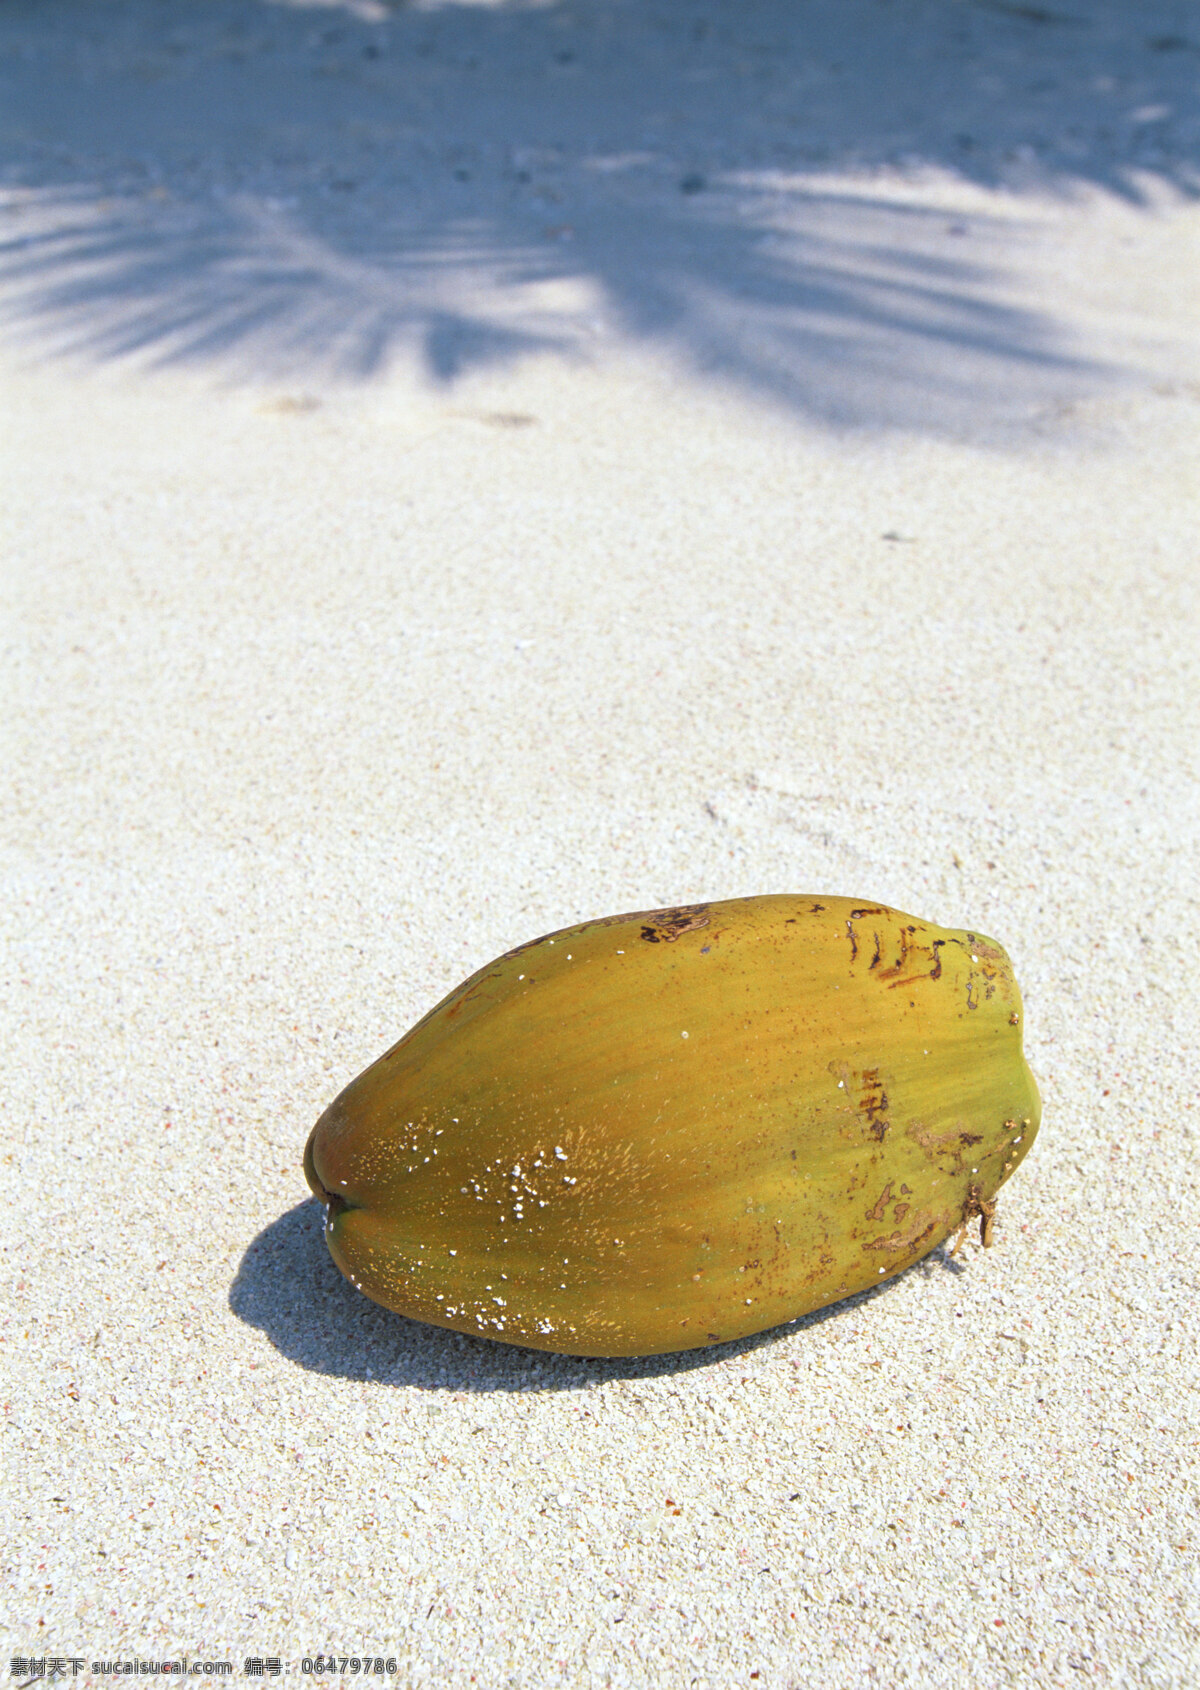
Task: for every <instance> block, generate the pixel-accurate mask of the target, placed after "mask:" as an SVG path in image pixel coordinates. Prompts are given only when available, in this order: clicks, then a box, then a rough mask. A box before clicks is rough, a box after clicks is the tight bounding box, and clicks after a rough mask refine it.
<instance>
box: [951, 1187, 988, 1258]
mask: <svg viewBox="0 0 1200 1690" xmlns="http://www.w3.org/2000/svg"><path fill="white" fill-rule="evenodd" d="M976 1215H978V1216H979V1242H980V1243H981V1244H982V1245H983V1247H984V1249H985V1250H990V1249H991V1247H992V1245H993V1243H994V1242H995V1231H996V1199H995V1198H994V1197H985V1196H984V1195H983V1193H982V1192H981V1191H980V1189H979V1187H978V1186H977V1185H972V1186H970V1187H969V1188H968V1190H967V1197H966V1201H965V1202H964V1204H963V1211H962V1225H961V1226H960V1227H959V1229H958V1236H957V1237H956V1238H955V1240H954V1248H953V1250H951V1252H950V1259H951V1261H953V1259H954V1257H955V1256H957V1255H958V1253H959V1251H960V1250H961V1249H962V1247H963V1244H964V1242H965V1240H966V1236H967V1228H968V1227H969V1226H970V1224H971V1222H972V1221H973V1220H974V1219H975V1217H976Z"/></svg>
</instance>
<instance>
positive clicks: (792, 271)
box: [0, 0, 1200, 428]
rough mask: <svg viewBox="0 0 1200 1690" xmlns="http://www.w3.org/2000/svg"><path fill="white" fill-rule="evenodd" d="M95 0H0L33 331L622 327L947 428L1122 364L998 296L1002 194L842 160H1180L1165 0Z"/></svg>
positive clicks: (871, 418) (804, 404)
mask: <svg viewBox="0 0 1200 1690" xmlns="http://www.w3.org/2000/svg"><path fill="white" fill-rule="evenodd" d="M109 13H112V14H113V16H114V17H115V18H116V19H117V22H118V23H119V25H120V27H119V28H113V29H112V30H111V32H110V35H111V38H110V36H109V35H105V34H104V33H103V28H102V25H101V24H100V23H98V21H97V20H96V18H95V17H94V15H93V14H92V11H91V9H90V8H89V7H88V6H86V5H84V4H82V0H73V3H69V0H64V3H63V4H60V5H57V6H54V7H44V6H41V5H38V4H35V3H34V0H13V3H11V4H9V5H8V6H6V7H5V8H4V12H3V14H2V16H0V66H3V67H4V69H3V75H4V80H5V82H6V84H7V103H8V108H9V113H10V115H9V120H8V125H7V132H8V140H7V146H6V161H5V173H6V178H7V182H8V191H7V203H8V205H9V210H10V213H11V215H10V216H9V217H8V219H7V221H8V224H9V232H8V233H7V235H6V237H5V238H4V239H3V241H0V294H2V295H3V296H4V297H5V298H6V299H7V301H8V314H9V317H10V321H11V322H12V324H13V332H14V333H16V334H17V335H19V336H21V337H23V339H24V341H25V343H26V344H27V345H28V346H29V348H30V349H31V351H32V352H33V353H34V354H35V355H37V356H44V355H45V353H46V352H47V351H52V352H56V353H60V354H73V355H75V356H82V357H86V358H90V359H94V360H97V361H108V360H117V359H135V360H139V361H141V362H142V363H144V364H147V365H151V366H153V365H170V364H212V365H217V366H219V367H221V368H223V369H225V370H227V371H229V372H231V373H232V374H234V375H236V376H239V377H242V378H247V379H260V378H263V377H280V376H289V377H292V376H298V377H303V376H304V375H306V374H314V375H315V374H317V373H324V374H329V375H332V376H336V377H338V378H340V379H344V380H365V379H369V378H371V377H373V376H375V375H377V374H378V373H380V372H381V371H382V370H383V369H385V368H386V367H387V365H388V364H389V363H390V362H392V361H393V360H396V359H403V358H416V359H418V360H419V361H420V363H421V365H422V366H423V368H424V370H425V372H426V374H427V376H428V377H429V378H430V379H431V380H432V381H434V382H441V383H449V382H453V381H454V380H456V379H458V378H459V377H461V376H462V375H463V374H465V373H468V372H470V371H471V370H473V369H476V368H481V367H484V366H487V365H489V364H497V363H505V362H508V361H511V360H512V359H514V358H518V357H521V356H523V355H526V354H528V353H530V352H546V351H553V352H559V353H562V354H566V355H571V356H579V355H584V356H586V355H587V353H588V350H589V348H590V347H591V346H593V345H594V344H595V343H596V339H597V336H603V335H605V334H607V333H609V332H614V333H620V334H622V335H624V336H627V337H633V338H635V339H641V340H644V341H647V342H650V343H653V344H655V345H660V346H663V347H666V348H669V349H671V350H672V351H674V352H675V353H677V354H678V355H680V356H681V357H683V358H685V359H686V360H688V361H690V362H691V363H692V364H693V365H695V366H697V367H700V368H702V369H705V370H709V371H712V372H716V373H719V374H721V375H722V376H724V377H726V378H728V379H730V380H733V381H735V382H738V383H741V384H743V385H744V386H746V387H747V388H749V389H751V390H753V391H755V392H760V393H764V394H767V395H770V396H771V397H773V398H774V399H775V400H777V401H779V402H782V403H783V404H785V405H787V406H790V407H792V408H794V409H796V410H798V411H800V412H801V413H804V414H806V415H810V416H813V417H817V418H820V419H824V420H827V421H832V422H837V423H845V424H873V423H879V424H885V425H889V424H900V425H904V426H912V427H920V428H939V427H942V426H958V425H960V424H961V423H962V422H963V421H970V419H971V418H973V417H974V418H978V417H983V416H997V415H1001V414H1009V413H1011V414H1017V413H1020V414H1027V413H1028V411H1029V408H1030V406H1031V405H1036V404H1037V403H1038V402H1039V400H1040V399H1042V398H1044V397H1046V396H1049V395H1051V394H1053V393H1055V392H1057V391H1059V390H1061V388H1062V386H1063V384H1064V382H1065V383H1069V384H1073V385H1074V386H1076V387H1078V386H1079V385H1080V384H1084V385H1087V384H1101V383H1104V382H1106V381H1110V380H1113V379H1116V378H1118V377H1119V376H1120V374H1121V372H1120V371H1118V370H1116V369H1114V368H1110V367H1107V366H1106V365H1104V364H1103V363H1102V362H1097V361H1096V360H1095V359H1093V358H1090V357H1089V356H1088V355H1087V354H1086V352H1084V351H1083V350H1081V349H1080V348H1079V347H1078V346H1076V345H1074V344H1073V343H1072V341H1071V337H1070V335H1069V334H1068V332H1067V331H1066V329H1065V327H1064V325H1063V323H1062V322H1061V321H1058V320H1056V318H1055V316H1054V314H1053V312H1051V311H1048V310H1046V309H1044V308H1042V307H1040V306H1039V307H1038V308H1036V309H1035V308H1031V307H1030V306H1028V305H1025V304H1022V303H1021V302H1020V298H1019V290H1015V289H1014V286H1013V278H1012V277H1011V276H1009V275H1006V274H1005V273H1004V263H1003V261H1002V260H1001V259H1000V258H999V257H998V256H997V254H998V253H999V252H1001V251H1003V250H1006V248H1005V242H1006V241H1008V242H1011V241H1012V240H1013V239H1017V240H1018V244H1019V236H1020V219H1019V217H1014V215H1013V214H1012V212H1011V210H1010V211H1009V212H1008V213H1006V215H1005V217H1004V218H1003V219H999V218H998V217H997V216H996V215H995V214H994V213H993V212H991V211H989V209H988V207H987V204H986V202H985V201H984V200H983V199H982V198H979V199H978V200H977V202H975V203H974V209H973V210H971V211H970V212H969V214H968V216H967V222H968V223H969V225H970V228H969V230H967V229H965V228H964V227H963V222H962V218H961V216H959V215H958V214H957V213H954V212H951V211H947V210H946V208H945V206H944V205H943V204H941V203H940V202H939V200H938V196H937V195H933V196H932V197H930V196H929V195H928V194H926V195H923V196H922V195H920V194H916V193H914V194H913V195H910V196H907V197H906V195H905V193H904V192H903V191H902V190H900V189H897V188H896V187H895V183H894V181H893V185H892V186H891V187H890V188H888V189H886V190H885V189H882V188H881V189H880V191H879V192H873V191H872V190H871V188H870V185H869V182H870V178H869V176H864V175H863V174H862V172H863V171H864V170H866V171H869V170H870V169H871V167H874V166H882V165H891V166H899V167H901V168H902V169H905V170H911V171H913V172H915V173H916V174H917V175H919V174H920V173H921V172H933V173H934V174H935V175H936V176H937V177H938V178H939V179H940V180H944V181H946V182H951V183H958V184H960V185H964V186H966V187H968V188H972V189H980V188H992V187H996V186H998V185H1001V184H1004V183H1007V184H1009V185H1010V186H1011V185H1014V184H1017V185H1019V184H1020V183H1021V182H1024V183H1026V185H1030V186H1032V185H1036V186H1037V187H1038V188H1039V190H1040V191H1041V192H1042V193H1043V194H1044V193H1047V192H1057V193H1060V194H1062V195H1064V196H1069V195H1071V194H1075V193H1078V192H1080V191H1083V190H1088V189H1090V190H1095V189H1104V190H1107V191H1108V192H1110V193H1112V194H1117V195H1121V196H1123V197H1125V198H1127V199H1130V200H1136V199H1137V197H1138V195H1139V194H1142V193H1144V192H1146V191H1147V185H1148V184H1149V183H1152V182H1155V183H1158V184H1159V185H1160V186H1166V187H1169V188H1170V189H1171V190H1172V191H1174V192H1176V193H1192V192H1195V190H1196V188H1197V186H1200V92H1198V88H1200V84H1198V81H1197V77H1196V69H1197V66H1198V65H1200V33H1198V36H1197V40H1195V41H1192V40H1191V39H1190V38H1188V37H1186V36H1183V35H1180V34H1178V33H1177V32H1175V31H1173V29H1172V27H1171V22H1170V18H1171V16H1173V15H1174V14H1173V9H1172V8H1171V7H1170V6H1169V5H1167V4H1165V0H1163V3H1161V4H1160V3H1157V0H1150V3H1149V4H1146V5H1142V6H1140V7H1130V6H1129V5H1128V4H1127V3H1125V0H1072V3H1071V5H1070V6H1069V7H1066V8H1064V11H1063V14H1062V15H1061V16H1060V14H1059V12H1058V11H1057V9H1055V10H1053V11H1051V10H1049V9H1047V10H1045V12H1043V10H1042V9H1041V8H1039V7H1006V6H1000V5H999V4H994V5H985V4H983V0H977V3H970V0H953V3H951V0H926V3H924V4H918V5H916V6H915V7H913V6H905V7H903V8H901V7H891V6H888V5H886V4H884V3H883V0H808V3H807V4H806V5H805V6H803V7H798V6H796V5H794V3H792V0H757V3H752V4H746V3H744V0H741V3H739V4H737V5H735V4H733V0H709V3H708V4H705V5H702V6H699V7H698V6H697V5H696V4H695V0H645V3H641V0H624V3H618V0H573V3H572V4H571V5H570V6H568V5H566V4H559V3H551V4H546V5H538V6H535V7H531V6H527V5H522V4H518V3H511V4H505V3H497V4H491V5H466V4H459V3H456V0H447V3H445V4H442V5H426V6H422V7H421V8H416V7H404V6H399V5H394V6H390V7H388V6H385V5H383V4H382V0H369V3H366V4H358V5H356V6H355V7H354V8H352V9H347V7H346V6H344V5H341V6H339V5H337V4H335V3H333V0H330V4H327V5H317V4H304V5H301V4H299V3H298V0H275V3H267V0H229V3H225V4H221V5H217V4H211V5H197V4H195V3H194V0H154V3H151V0H117V3H116V4H115V5H113V6H112V7H110V8H108V9H107V11H106V13H105V16H106V17H107V16H108V14H109ZM1068 13H1069V14H1070V15H1069V16H1068V15H1067V14H1068ZM1160 13H1161V17H1160V16H1159V14H1160ZM856 172H857V173H858V175H857V176H855V173H856ZM850 177H854V178H855V181H856V183H857V185H856V186H854V187H853V188H848V187H847V180H848V178H850ZM864 184H866V185H865V186H864ZM964 233H970V234H971V235H973V236H975V237H976V239H975V240H972V241H963V240H961V239H959V238H958V237H959V236H961V235H962V234H964Z"/></svg>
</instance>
